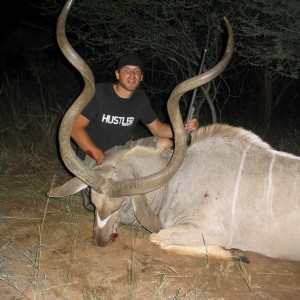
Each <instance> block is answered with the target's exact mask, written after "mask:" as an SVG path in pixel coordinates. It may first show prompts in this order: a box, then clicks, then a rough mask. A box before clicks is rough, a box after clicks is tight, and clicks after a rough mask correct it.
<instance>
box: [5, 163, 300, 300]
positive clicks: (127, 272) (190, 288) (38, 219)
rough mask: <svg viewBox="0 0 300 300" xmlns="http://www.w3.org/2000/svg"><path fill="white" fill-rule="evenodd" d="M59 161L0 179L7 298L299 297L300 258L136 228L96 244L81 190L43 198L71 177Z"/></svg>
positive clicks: (123, 228) (8, 173)
mask: <svg viewBox="0 0 300 300" xmlns="http://www.w3.org/2000/svg"><path fill="white" fill-rule="evenodd" d="M37 162H38V163H37ZM59 165H60V163H59V162H55V163H53V162H45V161H42V160H40V159H39V158H36V161H35V168H29V169H28V168H27V169H26V171H25V170H24V171H22V172H21V171H17V170H16V169H12V168H8V169H7V171H6V172H5V173H4V174H3V175H2V177H1V190H0V209H1V211H0V222H1V223H0V224H1V225H0V226H1V231H0V247H1V248H0V260H1V262H0V264H1V265H0V279H1V280H0V295H1V299H72V300H77V299H85V300H87V299H90V300H92V299H99V300H100V299H113V300H117V299H173V300H175V299H210V300H212V299H284V300H288V299H300V262H293V261H284V260H277V259H270V258H267V257H263V256H261V255H258V254H255V253H247V255H248V258H249V260H250V264H243V263H239V262H234V261H229V260H227V261H221V260H214V259H211V258H206V257H186V256H182V255H179V254H174V253H171V252H167V251H163V250H161V249H160V248H159V247H158V246H156V245H154V244H151V243H150V242H149V240H148V235H149V233H148V232H146V231H145V230H143V229H140V228H136V227H133V226H121V227H119V232H118V233H119V236H118V238H117V239H116V241H115V242H113V243H111V244H110V245H108V246H107V247H105V248H100V247H98V246H97V245H96V244H95V243H94V241H93V232H92V228H93V214H92V213H89V212H87V211H85V210H84V208H83V207H82V203H81V198H80V195H75V196H72V197H68V198H64V199H48V198H47V197H46V196H45V193H46V192H47V191H48V190H49V189H50V187H51V185H52V184H54V185H58V183H62V182H64V179H66V178H68V175H67V174H66V172H65V171H64V170H63V169H62V168H61V167H60V166H59ZM54 181H55V182H54Z"/></svg>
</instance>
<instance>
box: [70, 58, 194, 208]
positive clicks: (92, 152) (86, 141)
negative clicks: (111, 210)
mask: <svg viewBox="0 0 300 300" xmlns="http://www.w3.org/2000/svg"><path fill="white" fill-rule="evenodd" d="M115 76H116V79H117V80H118V81H117V82H116V83H101V84H96V86H95V95H94V97H93V99H92V100H91V102H90V103H89V104H88V105H87V107H86V108H85V109H84V110H83V111H82V113H81V114H80V115H79V116H78V118H77V120H76V121H75V123H74V125H73V129H72V132H71V137H72V139H73V140H74V141H75V143H76V144H77V145H78V147H79V148H78V156H79V157H80V158H81V159H84V160H85V161H86V162H87V163H89V160H90V158H92V159H93V160H94V161H95V163H96V165H100V164H101V163H102V161H103V160H104V159H105V156H106V153H105V152H106V151H108V150H109V149H111V148H113V147H115V146H120V145H124V144H125V143H126V142H128V141H129V140H130V139H131V135H132V132H133V129H134V127H135V125H136V124H137V123H138V122H139V121H141V122H142V123H143V124H144V125H145V126H146V127H147V128H148V129H149V131H150V132H151V133H152V135H153V136H154V137H156V138H155V139H154V141H155V142H156V146H157V147H163V148H165V149H170V148H171V147H172V145H173V142H172V140H171V139H172V137H173V134H172V130H171V127H170V125H169V124H166V123H163V122H161V121H160V120H159V119H158V118H157V116H156V114H155V113H154V111H153V109H152V107H151V104H150V101H149V99H148V97H147V96H146V94H145V93H144V91H143V90H141V89H140V88H139V85H140V83H141V82H142V80H143V69H142V61H141V60H140V59H139V58H138V57H136V56H134V55H131V54H128V55H124V56H122V57H121V58H120V59H119V61H118V63H117V69H116V70H115ZM185 127H186V129H188V130H190V131H194V130H196V129H197V128H198V121H197V120H196V119H193V120H190V121H189V122H188V123H187V124H185ZM85 192H87V191H85ZM84 196H86V194H84ZM84 206H85V207H86V208H87V209H88V210H92V211H93V208H92V207H91V203H90V201H89V203H87V199H86V198H85V197H84ZM90 208H91V209H90Z"/></svg>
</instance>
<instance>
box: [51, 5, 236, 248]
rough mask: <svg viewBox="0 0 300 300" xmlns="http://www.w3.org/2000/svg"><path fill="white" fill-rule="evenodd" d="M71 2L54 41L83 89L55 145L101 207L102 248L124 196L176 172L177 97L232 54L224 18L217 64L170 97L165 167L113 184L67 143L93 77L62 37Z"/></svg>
mask: <svg viewBox="0 0 300 300" xmlns="http://www.w3.org/2000/svg"><path fill="white" fill-rule="evenodd" d="M72 2H73V0H68V1H67V2H66V4H65V5H64V7H63V9H62V11H61V14H60V16H59V18H58V23H57V40H58V43H59V46H60V48H61V50H62V52H63V54H64V55H65V57H66V58H67V60H68V61H69V62H70V63H71V64H72V65H73V66H74V67H75V68H76V69H77V70H78V71H79V72H80V74H81V75H82V77H83V80H84V89H83V91H82V92H81V94H80V95H79V97H78V98H77V99H76V101H75V102H74V103H73V105H72V106H71V107H70V108H69V110H68V111H67V112H66V114H65V116H64V117H63V120H62V122H61V126H60V130H59V145H60V152H61V156H62V159H63V161H64V163H65V165H66V167H67V168H68V169H69V170H70V171H71V172H72V173H73V174H74V175H75V176H76V177H78V178H79V179H80V180H81V181H82V182H84V183H85V184H86V185H88V186H90V187H91V189H92V193H93V202H94V203H95V205H96V207H101V211H99V210H98V212H96V214H95V215H96V216H95V226H96V227H97V228H102V229H101V230H98V231H97V234H96V239H97V241H98V243H99V244H100V245H104V244H105V243H106V242H108V241H109V240H110V232H109V231H107V232H106V230H105V228H108V227H110V225H108V224H109V223H111V222H114V221H115V220H114V219H115V218H117V215H116V212H117V211H118V210H119V209H120V207H121V205H122V201H123V200H122V199H123V198H124V196H131V195H142V194H145V193H148V192H151V191H153V190H155V189H157V188H159V187H161V186H163V185H164V184H166V183H167V182H168V181H169V180H170V179H171V178H172V177H173V175H174V174H175V173H176V171H177V170H178V169H179V167H180V165H181V163H182V161H183V159H184V157H185V153H186V148H187V145H186V134H185V129H184V126H183V122H182V117H181V114H180V110H179V101H180V98H181V96H182V95H183V94H184V93H186V92H188V91H190V90H193V89H195V88H197V87H199V86H201V85H204V84H206V83H207V82H209V81H211V80H213V79H214V78H215V77H217V76H218V75H219V74H221V72H222V71H223V70H224V69H225V67H226V65H227V64H228V62H229V61H230V58H231V56H232V53H233V44H234V42H233V33H232V28H231V26H230V24H229V22H228V20H227V19H226V18H224V20H225V23H226V27H227V31H228V41H227V47H226V50H225V53H224V55H223V57H222V59H221V61H220V62H219V63H218V64H217V65H216V66H215V67H213V68H212V69H210V70H208V71H207V72H205V73H202V74H200V75H198V76H195V77H193V78H190V79H188V80H186V81H184V82H182V83H180V84H179V85H178V86H176V87H175V88H174V90H173V91H172V93H171V95H170V98H169V100H168V103H167V107H168V113H169V117H170V121H171V123H172V127H173V130H174V140H175V150H174V153H173V156H172V159H171V160H170V162H169V163H168V165H167V166H166V167H164V168H163V169H162V170H160V171H158V172H156V173H154V174H152V175H149V176H146V177H143V178H139V179H126V180H122V181H115V180H113V179H112V178H109V177H107V176H105V175H104V176H103V175H102V173H101V174H100V173H99V172H98V171H97V168H95V169H92V168H89V167H88V166H86V165H85V164H84V163H83V162H82V161H81V160H80V159H79V158H78V157H77V156H76V154H75V152H74V150H73V148H72V146H71V143H70V133H71V129H72V126H73V124H74V122H75V120H76V118H77V117H78V115H79V114H80V113H81V111H82V110H83V109H84V107H85V106H86V105H87V104H88V103H89V101H90V100H91V98H92V97H93V94H94V91H95V87H94V77H93V74H92V72H91V70H90V68H89V67H88V66H87V64H86V63H85V62H84V61H83V60H82V58H81V57H80V56H79V55H78V54H77V53H76V52H75V50H74V49H73V48H72V47H71V45H70V44H69V42H68V40H67V38H66V34H65V24H66V19H67V15H68V13H69V10H70V7H71V5H72ZM49 196H51V197H57V196H58V193H57V192H56V189H53V190H52V191H50V193H49ZM60 196H61V195H60ZM136 204H137V205H138V201H136ZM114 214H115V215H114ZM149 218H150V216H149Z"/></svg>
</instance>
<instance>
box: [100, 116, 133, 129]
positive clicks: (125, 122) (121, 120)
mask: <svg viewBox="0 0 300 300" xmlns="http://www.w3.org/2000/svg"><path fill="white" fill-rule="evenodd" d="M133 121H134V117H127V118H125V117H118V116H111V115H105V114H103V115H102V122H103V123H106V124H114V125H121V126H132V124H133Z"/></svg>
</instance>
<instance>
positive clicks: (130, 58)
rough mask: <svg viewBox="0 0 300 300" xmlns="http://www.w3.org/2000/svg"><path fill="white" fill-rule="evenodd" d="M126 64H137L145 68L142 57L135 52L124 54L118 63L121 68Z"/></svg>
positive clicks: (118, 67)
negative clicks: (134, 53)
mask: <svg viewBox="0 0 300 300" xmlns="http://www.w3.org/2000/svg"><path fill="white" fill-rule="evenodd" d="M124 66H137V67H140V68H141V69H142V68H143V63H142V61H141V59H140V58H139V57H137V56H135V55H133V54H126V55H123V56H122V57H121V58H120V59H119V60H118V63H117V69H121V68H122V67H124Z"/></svg>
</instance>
